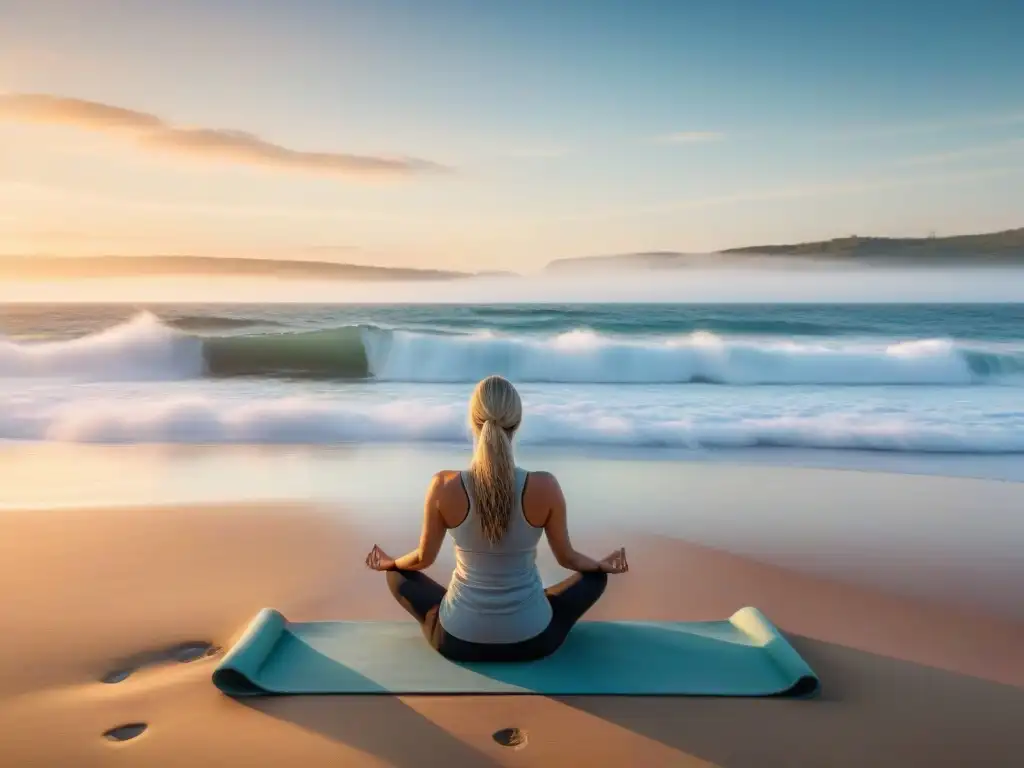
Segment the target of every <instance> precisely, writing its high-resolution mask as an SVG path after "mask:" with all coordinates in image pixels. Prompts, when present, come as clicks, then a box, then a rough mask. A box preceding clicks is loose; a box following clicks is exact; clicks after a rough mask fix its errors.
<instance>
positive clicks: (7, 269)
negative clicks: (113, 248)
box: [0, 256, 474, 282]
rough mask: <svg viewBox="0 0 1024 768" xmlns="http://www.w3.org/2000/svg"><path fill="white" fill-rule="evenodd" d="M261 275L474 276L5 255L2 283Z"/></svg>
mask: <svg viewBox="0 0 1024 768" xmlns="http://www.w3.org/2000/svg"><path fill="white" fill-rule="evenodd" d="M171 276H175V277H197V276H199V277H262V278H268V277H269V278H277V279H292V280H325V279H327V280H361V281H395V282H398V281H406V282H408V281H427V280H454V279H459V278H467V277H473V276H474V275H473V274H471V273H468V272H450V271H444V270H437V269H406V268H398V267H375V266H363V265H358V264H342V263H339V262H332V261H293V260H290V259H257V258H238V257H219V256H74V257H73V256H4V257H0V279H4V278H6V279H18V280H55V279H56V280H60V279H81V278H124V277H171Z"/></svg>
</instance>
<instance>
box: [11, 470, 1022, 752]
mask: <svg viewBox="0 0 1024 768" xmlns="http://www.w3.org/2000/svg"><path fill="white" fill-rule="evenodd" d="M732 472H733V474H732V476H731V477H732V480H733V481H734V482H735V484H736V486H737V487H739V486H741V485H742V484H743V483H744V480H745V478H747V477H748V476H747V475H745V474H744V470H742V469H740V468H734V469H733V470H732ZM789 477H790V478H791V482H797V483H799V482H803V483H804V484H805V486H806V488H805V491H806V492H808V493H810V492H812V491H813V489H814V487H815V484H818V483H820V482H821V476H820V475H815V474H814V473H813V472H807V473H803V472H794V473H793V474H791V475H790V476H789ZM854 477H855V478H856V482H858V483H859V484H860V487H861V488H862V490H864V492H865V493H868V494H869V495H870V494H871V493H872V492H875V493H877V488H878V484H877V482H876V481H877V478H876V476H874V475H871V474H867V473H856V474H855V475H854ZM801 478H802V480H801ZM850 482H853V480H851V481H850ZM920 482H921V483H931V482H934V481H933V480H932V479H928V478H924V479H921V480H920ZM921 487H922V488H925V487H928V486H921ZM999 492H1000V493H1013V494H1016V498H1017V499H1018V500H1019V501H1020V504H1019V506H1018V508H1019V509H1022V510H1024V485H1019V486H1018V485H1014V484H1003V485H1002V486H1001V490H1000V491H999ZM900 493H902V491H900ZM900 498H902V497H900V496H898V497H896V498H894V499H893V500H892V501H893V503H894V504H895V503H896V502H898V501H899V499H900ZM876 503H879V502H877V501H876ZM964 514H966V515H969V514H971V510H970V509H965V510H964ZM411 519H412V520H413V521H415V516H413V517H412V518H411ZM393 527H394V521H393V520H391V519H387V520H379V521H374V520H367V519H366V516H365V515H359V514H356V513H355V512H353V511H352V510H347V509H346V508H344V507H343V506H340V505H338V504H336V503H320V504H311V503H304V504H299V503H289V502H285V501H273V502H264V503H260V504H258V503H247V504H239V503H233V504H228V503H224V504H199V503H190V504H174V505H166V506H147V507H144V508H136V507H129V506H117V507H114V506H109V505H106V506H99V505H98V506H94V507H92V508H89V509H75V508H68V507H62V508H55V509H39V508H34V509H25V510H18V509H6V510H4V511H2V512H0V548H2V555H3V557H2V558H0V583H3V584H4V585H5V590H4V594H5V596H6V597H7V600H6V601H5V602H6V606H5V611H4V613H3V615H2V618H0V630H2V633H3V637H4V641H5V645H4V650H5V653H4V654H3V656H2V657H0V743H2V744H3V745H4V748H3V752H4V761H3V762H4V763H5V764H9V765H74V766H83V767H85V766H108V765H109V766H118V765H125V766H127V765H145V766H153V767H154V768H159V767H160V766H184V765H188V766H226V765H246V766H277V765H308V766H319V765H331V766H345V765H351V766H377V765H380V766H385V765H393V766H410V767H411V766H429V765H459V766H476V765H509V766H519V765H522V766H527V765H564V766H574V765H581V766H582V765H643V766H706V765H719V766H728V767H734V766H735V767H738V768H744V767H746V766H751V768H753V767H754V766H858V767H860V766H866V765H872V766H888V765H893V766H895V765H900V766H906V765H928V766H945V765H949V766H954V765H955V766H962V765H977V766H1007V767H1009V766H1014V765H1019V764H1020V763H1019V760H1020V756H1021V754H1024V729H1022V728H1021V727H1020V724H1021V722H1024V622H1022V621H1020V620H1017V619H1015V618H1013V617H1010V616H1007V615H1005V613H1003V614H1000V613H999V612H994V611H989V610H987V609H986V610H982V609H977V610H971V609H969V608H965V607H964V606H963V604H962V601H957V602H956V603H955V604H953V603H950V604H949V605H943V602H942V600H941V596H933V597H932V598H929V599H922V598H919V597H909V596H907V595H905V594H897V593H896V591H892V593H891V594H887V593H886V591H885V590H880V589H877V588H874V587H867V586H864V585H857V584H852V583H843V582H840V581H833V580H830V579H828V578H826V577H824V576H821V575H819V574H813V573H807V572H806V571H798V570H793V569H789V568H784V567H780V566H779V565H777V564H766V563H763V562H758V561H757V560H755V559H751V558H750V557H749V555H748V556H740V555H737V554H730V553H727V552H724V551H721V550H716V549H711V548H708V547H705V546H700V545H696V544H693V543H691V542H686V541H683V540H682V539H681V538H678V537H673V536H668V535H654V534H651V533H649V532H647V533H640V532H637V529H636V528H632V529H631V530H627V529H625V528H624V527H623V528H619V529H617V530H616V529H611V528H609V527H603V528H602V530H601V531H600V533H598V532H597V531H596V530H592V529H588V530H585V531H584V532H583V533H582V534H581V535H579V536H577V537H576V539H577V542H576V543H577V545H578V546H580V547H581V548H584V547H585V548H586V549H588V550H593V551H594V552H595V554H596V553H599V552H601V551H602V550H603V549H604V548H609V549H610V548H611V547H613V546H617V545H620V544H624V545H625V546H627V548H629V551H630V561H631V572H630V573H629V574H628V576H625V577H622V578H621V579H615V580H613V581H612V583H611V585H610V587H609V591H608V593H607V594H606V597H605V599H604V600H603V601H602V603H601V604H599V605H598V606H597V608H596V609H595V610H594V611H593V612H592V614H590V615H589V618H593V619H598V618H601V619H608V618H649V619H664V620H671V619H677V620H699V619H719V618H723V617H726V616H728V615H729V614H731V613H732V612H733V611H734V610H736V609H737V608H739V607H741V606H743V605H756V606H757V607H759V608H760V609H762V610H763V611H764V612H765V614H766V615H767V616H768V617H769V618H770V619H772V621H774V622H775V624H776V625H777V626H779V627H780V628H781V629H782V630H783V631H784V632H786V633H787V635H788V636H789V637H790V639H791V642H792V643H793V645H794V646H795V647H796V648H797V649H798V650H799V651H800V652H801V654H803V655H804V657H805V659H807V661H808V662H809V663H810V664H811V666H812V667H813V668H814V669H815V671H816V672H817V673H818V675H819V677H820V678H821V680H822V686H823V692H822V695H821V697H820V698H818V699H816V700H807V701H787V700H728V699H724V700H713V699H683V698H668V699H652V698H618V697H616V698H601V697H569V698H548V697H542V696H524V697H344V696H338V697H316V698H314V697H296V698H281V699H257V700H252V701H245V702H241V701H235V700H232V699H230V698H228V697H225V696H224V695H223V694H221V693H219V692H218V691H217V690H216V689H215V688H214V687H213V685H212V684H211V683H210V674H211V672H212V670H213V668H214V666H215V665H216V663H217V659H218V658H219V654H220V653H221V652H222V649H223V648H225V647H229V646H230V644H231V642H232V640H233V638H234V637H236V636H237V634H238V633H239V632H240V631H241V630H242V629H243V628H244V627H245V624H246V623H247V622H248V620H249V619H250V618H251V617H252V616H253V615H254V614H255V613H256V612H257V611H258V610H259V609H260V608H262V607H264V606H274V607H276V608H278V609H279V610H281V611H283V612H284V613H285V615H287V616H288V617H289V618H291V619H294V620H310V619H323V618H349V619H354V618H363V619H399V618H405V615H404V614H403V613H402V611H401V609H400V608H398V607H397V605H395V604H393V603H392V602H391V601H390V599H389V598H388V596H387V592H386V590H385V587H384V584H383V579H382V577H381V576H380V575H379V574H374V573H371V572H368V571H366V570H365V569H364V568H363V567H362V557H363V555H364V554H365V552H366V551H367V550H368V549H369V547H370V546H372V544H373V543H374V542H379V543H381V544H382V545H385V546H391V548H392V549H395V550H396V551H397V550H399V549H402V548H403V547H406V546H410V545H411V544H412V543H413V542H414V540H415V535H416V532H415V524H413V529H412V530H409V529H408V528H406V529H405V530H404V531H403V532H402V533H401V534H396V533H395V532H393V531H392V530H391V528H393ZM392 542H394V543H393V544H392ZM449 564H450V560H448V557H447V553H446V557H445V558H444V559H443V560H442V561H441V562H439V563H438V564H437V565H436V566H435V567H434V568H433V569H432V575H434V576H435V578H438V579H445V578H446V574H445V570H446V568H448V567H449ZM932 567H933V568H936V569H941V562H936V563H933V564H932ZM552 568H553V566H552V564H551V563H550V560H545V562H544V571H545V574H550V577H551V578H555V577H557V574H556V573H554V572H553V571H552ZM1002 599H1004V600H1006V601H1011V602H1012V601H1018V603H1017V604H1020V602H1019V601H1024V584H1021V583H1019V582H1018V583H1011V582H1007V583H1006V584H1005V585H1004V594H1003V595H1002ZM507 728H519V729H522V730H523V731H525V733H526V736H527V742H526V744H525V746H522V747H520V748H518V749H514V748H512V747H506V746H501V745H500V744H498V743H497V742H496V741H495V740H494V739H493V738H492V734H494V733H495V732H498V731H500V730H502V729H507ZM119 739H122V740H119Z"/></svg>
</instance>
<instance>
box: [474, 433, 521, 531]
mask: <svg viewBox="0 0 1024 768" xmlns="http://www.w3.org/2000/svg"><path fill="white" fill-rule="evenodd" d="M469 474H470V477H471V478H472V480H473V496H474V497H475V501H476V511H477V515H478V516H479V519H480V525H481V527H482V528H483V533H484V537H485V538H486V539H487V540H488V541H489V542H490V543H491V544H497V543H498V542H499V541H500V540H501V537H502V536H504V535H505V533H506V532H507V531H508V526H509V523H510V522H511V520H512V508H513V507H514V506H515V498H514V496H515V488H516V463H515V458H514V457H513V455H512V440H511V438H510V437H509V435H508V433H506V432H505V430H504V429H502V428H501V427H500V426H498V424H497V423H496V422H495V421H494V420H492V419H488V420H487V421H485V422H484V423H483V426H481V428H480V433H479V435H478V436H477V440H476V448H475V450H474V451H473V461H472V463H471V464H470V466H469Z"/></svg>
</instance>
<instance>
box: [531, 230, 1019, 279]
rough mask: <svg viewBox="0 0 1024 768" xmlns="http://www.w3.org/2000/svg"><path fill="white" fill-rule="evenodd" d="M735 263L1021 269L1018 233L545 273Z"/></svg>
mask: <svg viewBox="0 0 1024 768" xmlns="http://www.w3.org/2000/svg"><path fill="white" fill-rule="evenodd" d="M730 256H731V257H735V258H758V257H790V258H792V259H803V260H814V261H841V262H845V263H865V264H874V265H880V264H892V265H899V266H907V265H913V264H916V265H947V266H949V265H962V266H968V265H1010V264H1017V265H1024V228H1020V229H1010V230H1006V231H1003V232H992V233H989V234H979V235H957V236H954V237H926V238H911V237H905V238H893V237H858V236H851V237H840V238H835V239H833V240H820V241H817V242H810V243H794V244H787V245H752V246H746V247H743V248H729V249H727V250H723V251H720V252H717V253H710V254H693V253H680V252H677V251H648V252H643V253H624V254H616V255H611V256H582V257H575V258H566V259H555V260H554V261H552V262H550V263H549V264H548V265H547V267H546V270H547V271H548V272H575V271H580V270H582V271H587V270H601V269H674V268H685V267H695V266H705V267H706V266H712V265H720V264H725V263H732V261H733V260H731V259H724V258H723V257H730Z"/></svg>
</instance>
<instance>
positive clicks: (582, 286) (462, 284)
mask: <svg viewBox="0 0 1024 768" xmlns="http://www.w3.org/2000/svg"><path fill="white" fill-rule="evenodd" d="M506 266H507V267H508V268H509V269H510V270H515V269H516V265H515V264H507V265H506ZM0 301H2V302H23V301H38V302H69V301H70V302H76V301H102V302H118V301H128V302H154V301H158V302H183V301H188V302H199V303H211V302H214V303H220V302H225V301H231V302H302V303H331V302H342V303H344V302H357V303H455V304H466V303H552V302H554V303H562V302H585V303H604V302H659V303H660V302H700V303H731V302H756V303H773V302H779V303H790V302H811V303H833V302H844V303H860V302H883V303H885V302H888V303H904V302H981V303H985V302H1009V303H1015V302H1024V267H983V268H968V267H914V268H903V267H901V268H897V267H885V266H877V267H861V266H846V265H842V264H836V263H822V264H811V265H805V266H802V267H795V266H793V265H792V264H789V263H787V264H785V265H778V264H775V265H773V266H769V265H767V264H762V265H759V266H754V265H750V264H746V265H744V266H718V267H714V268H698V267H693V268H679V269H672V270H644V271H636V270H621V271H602V272H598V271H590V270H588V271H587V272H586V273H580V274H560V273H541V274H528V275H524V276H509V277H504V276H502V277H491V276H484V277H474V278H467V279H462V280H450V281H437V282H433V281H427V282H413V283H409V282H383V281H382V282H348V281H330V280H317V281H307V280H295V281H290V280H269V279H258V278H245V279H241V278H210V277H194V278H193V277H181V278H161V279H159V280H157V279H144V278H125V279H97V280H78V281H75V282H60V281H48V282H47V281H31V282H13V281H11V282H0Z"/></svg>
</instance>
